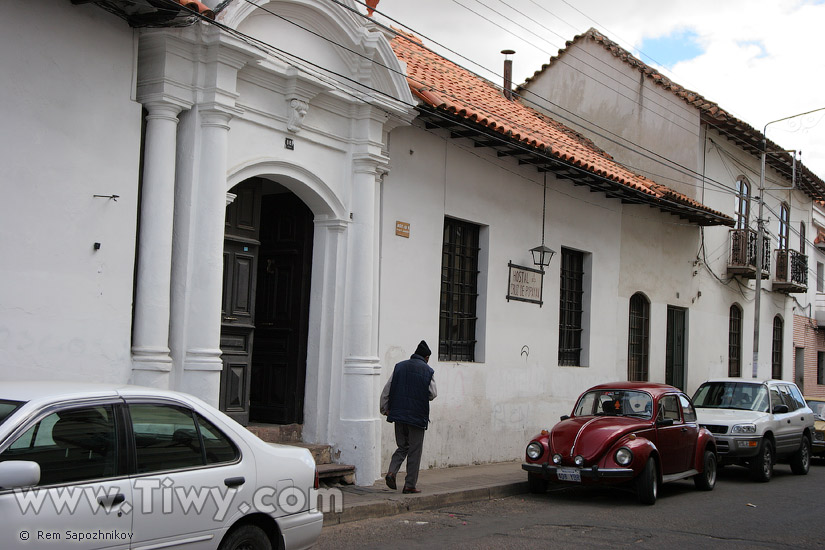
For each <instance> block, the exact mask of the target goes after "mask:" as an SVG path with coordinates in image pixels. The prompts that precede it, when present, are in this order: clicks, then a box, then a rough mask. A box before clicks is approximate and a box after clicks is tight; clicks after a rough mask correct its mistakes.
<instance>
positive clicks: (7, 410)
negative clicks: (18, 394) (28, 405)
mask: <svg viewBox="0 0 825 550" xmlns="http://www.w3.org/2000/svg"><path fill="white" fill-rule="evenodd" d="M22 404H23V402H22V401H6V400H4V399H0V424H2V423H3V422H4V421H5V420H6V419H7V418H8V417H9V416H11V413H13V412H14V411H16V410H17V409H18V408H19V407H20V405H22Z"/></svg>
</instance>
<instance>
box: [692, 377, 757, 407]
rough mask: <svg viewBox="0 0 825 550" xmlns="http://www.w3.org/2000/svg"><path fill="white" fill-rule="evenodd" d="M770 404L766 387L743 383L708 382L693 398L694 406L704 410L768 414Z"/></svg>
mask: <svg viewBox="0 0 825 550" xmlns="http://www.w3.org/2000/svg"><path fill="white" fill-rule="evenodd" d="M769 402H770V401H769V399H768V392H767V391H766V389H765V386H763V385H762V384H748V383H743V382H706V383H704V384H702V385H701V386H699V389H698V390H696V395H694V396H693V404H694V405H695V406H696V407H699V408H704V409H739V410H742V411H761V412H768V403H769Z"/></svg>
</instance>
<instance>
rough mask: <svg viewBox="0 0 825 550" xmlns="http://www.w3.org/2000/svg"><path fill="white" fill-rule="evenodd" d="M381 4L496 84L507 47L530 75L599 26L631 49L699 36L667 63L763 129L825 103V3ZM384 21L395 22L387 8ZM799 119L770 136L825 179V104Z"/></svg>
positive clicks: (527, 0)
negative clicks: (695, 47)
mask: <svg viewBox="0 0 825 550" xmlns="http://www.w3.org/2000/svg"><path fill="white" fill-rule="evenodd" d="M462 5H463V6H462ZM378 9H379V11H382V12H385V13H386V14H388V15H389V16H390V17H393V18H395V19H397V20H398V21H400V22H401V23H403V24H404V25H407V26H408V27H410V28H411V29H412V30H413V32H416V33H418V34H420V35H425V36H426V37H428V38H429V39H430V40H433V41H437V42H440V43H442V44H444V45H445V46H447V47H449V48H451V49H453V50H455V51H456V52H457V53H458V54H461V55H463V56H465V57H467V58H469V59H471V60H473V61H475V62H476V63H479V64H480V65H481V66H483V67H485V68H487V69H489V70H490V71H492V72H490V71H483V70H482V69H480V68H479V67H477V66H476V65H473V64H471V63H470V62H468V61H466V60H463V59H461V57H459V56H458V55H456V54H453V53H450V52H447V51H444V50H438V48H437V47H435V45H434V44H432V43H431V42H428V45H431V46H433V47H434V49H436V50H437V51H439V53H441V54H442V55H445V57H447V58H449V59H451V60H453V61H455V62H456V63H458V64H460V65H463V66H465V67H467V68H470V69H471V70H474V71H476V72H479V73H480V74H482V76H484V77H486V78H489V79H491V80H493V81H495V82H498V81H499V80H500V78H501V77H500V76H499V75H500V74H501V67H502V62H503V56H502V55H501V54H500V53H499V52H500V51H501V50H503V49H506V48H512V49H514V50H516V52H517V53H516V55H515V56H514V60H513V78H514V80H515V81H516V82H521V81H523V80H524V79H525V78H527V77H528V76H531V75H532V74H533V72H534V71H536V70H539V69H540V68H541V65H542V64H543V63H546V62H547V61H548V60H549V58H550V56H551V55H555V54H556V52H557V51H558V49H559V48H562V47H564V42H565V41H566V40H570V39H572V38H573V37H574V36H575V35H576V34H578V33H581V32H584V31H586V30H587V29H588V28H590V27H596V28H598V29H599V30H600V31H602V32H603V33H605V35H607V36H608V37H609V38H611V39H612V40H615V41H616V42H619V43H620V44H621V45H622V46H624V47H625V48H627V49H630V50H634V49H635V48H638V46H639V45H640V44H642V43H643V41H644V39H653V38H662V37H667V36H670V35H672V34H677V33H681V32H685V31H687V32H691V33H695V35H696V37H697V39H698V41H699V44H700V45H701V46H702V48H703V49H704V52H703V53H702V54H701V55H699V56H698V57H695V58H693V59H689V60H685V61H682V62H679V63H677V64H676V65H674V66H673V67H672V68H671V70H670V71H667V70H664V69H663V68H662V70H664V72H665V73H666V74H668V76H670V77H671V78H672V79H673V80H674V81H676V82H678V83H679V84H681V85H683V86H685V87H686V88H689V89H691V90H694V91H696V92H698V93H700V94H702V95H703V96H705V97H706V98H707V99H709V100H711V101H714V102H716V103H718V104H719V105H720V106H721V107H722V108H723V109H725V110H727V111H729V112H730V113H732V114H733V115H734V116H736V117H737V118H740V119H742V120H744V121H745V122H747V123H748V124H750V125H751V126H753V127H754V128H757V129H759V130H760V131H761V130H762V128H763V127H764V126H765V124H766V123H768V122H769V121H772V120H776V119H779V118H783V117H787V116H791V115H796V114H799V113H803V112H806V111H809V110H812V109H817V108H821V107H825V94H823V93H822V90H823V89H825V61H823V60H822V56H821V54H820V52H821V32H822V29H821V27H822V24H823V23H825V2H822V1H821V0H818V1H816V0H804V1H803V0H694V1H693V2H662V1H661V0H625V1H624V2H615V1H614V0H554V1H553V2H550V1H548V0H417V1H415V2H410V1H409V0H382V1H381V3H380V4H379V6H378ZM491 9H492V10H496V11H498V12H500V13H501V14H504V15H505V16H506V17H509V18H511V19H513V20H514V21H515V23H513V22H509V21H506V20H505V19H504V17H502V16H501V15H497V14H495V13H493V12H492V11H491ZM470 10H473V11H475V12H477V13H478V14H480V15H477V14H476V13H473V12H472V11H470ZM519 11H520V12H522V13H523V14H525V15H522V13H518V12H519ZM583 14H584V15H583ZM585 15H586V16H588V17H585ZM482 16H485V17H488V18H489V19H492V20H493V22H489V21H486V20H485V19H483V18H482ZM376 19H377V20H378V21H381V22H386V19H383V18H382V17H381V16H380V15H378V14H376ZM392 24H393V25H396V24H395V23H392ZM574 29H575V30H574ZM508 31H509V32H508ZM536 35H538V36H536ZM637 53H638V52H637ZM650 55H651V56H652V57H653V58H655V57H656V56H655V55H654V54H653V53H652V52H650ZM644 59H645V61H647V62H649V63H651V64H653V62H651V61H649V60H648V59H647V58H644ZM791 122H792V123H793V125H791V124H788V123H775V124H771V125H770V126H769V127H768V131H767V135H768V137H769V138H770V139H772V140H773V141H775V142H776V143H778V144H779V145H781V146H783V147H786V148H788V149H798V150H801V151H802V152H803V162H804V163H805V165H806V166H808V167H809V168H811V169H812V170H813V171H814V172H815V173H817V174H818V175H820V176H821V177H823V178H825V111H822V112H820V113H817V114H816V116H812V117H798V118H795V119H793V120H792V121H791Z"/></svg>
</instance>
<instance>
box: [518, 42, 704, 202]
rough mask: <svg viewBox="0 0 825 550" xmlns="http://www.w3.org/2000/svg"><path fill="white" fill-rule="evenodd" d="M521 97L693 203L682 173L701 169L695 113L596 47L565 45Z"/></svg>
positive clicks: (691, 186)
mask: <svg viewBox="0 0 825 550" xmlns="http://www.w3.org/2000/svg"><path fill="white" fill-rule="evenodd" d="M523 95H524V97H525V100H526V101H529V102H531V103H532V104H534V106H535V107H536V108H538V109H541V110H545V111H547V112H549V113H551V115H554V116H556V117H558V120H560V121H561V122H563V123H565V124H567V125H569V126H571V127H573V128H575V129H576V130H579V131H581V132H582V133H584V134H585V135H586V136H587V137H589V138H590V139H592V140H593V141H594V142H595V143H596V145H598V146H599V147H601V148H603V149H604V150H606V151H608V152H609V153H610V154H611V155H612V156H613V157H614V158H616V159H617V160H618V161H619V162H621V163H623V164H625V165H626V166H628V167H630V168H631V169H632V170H634V171H635V172H637V173H639V174H642V175H645V176H647V177H649V178H651V179H653V180H655V181H658V182H659V183H662V184H664V185H667V186H669V187H671V188H673V189H676V190H677V191H679V192H681V193H684V194H686V195H688V196H690V197H696V194H695V193H696V187H695V183H694V181H693V179H692V178H691V177H690V175H686V174H685V171H686V170H685V168H687V170H698V169H700V167H701V158H702V157H701V149H700V145H699V143H700V140H701V136H700V130H699V113H698V111H697V110H696V109H695V108H694V107H691V106H689V105H687V104H686V103H685V102H684V101H683V100H682V99H681V98H678V97H676V95H674V94H673V93H672V92H671V91H669V90H665V89H664V88H662V87H661V86H659V85H657V84H654V83H653V82H651V81H650V79H648V78H647V77H643V76H642V75H641V73H640V72H639V70H638V69H636V68H634V67H631V66H630V65H628V64H627V63H624V62H623V61H621V60H620V59H619V58H617V57H615V56H614V55H613V54H612V53H611V52H609V51H607V50H605V48H604V47H603V46H602V45H600V44H596V43H595V42H592V41H590V40H586V39H583V40H580V41H579V42H577V43H576V44H573V45H571V46H569V47H568V48H567V51H566V52H565V53H563V54H562V55H561V56H560V57H559V58H558V59H557V60H555V61H554V62H553V64H552V65H551V66H550V67H549V68H548V69H546V70H545V71H543V72H542V73H540V74H538V75H537V76H535V78H534V79H533V80H532V81H530V83H529V85H528V92H527V93H525V94H523ZM651 151H652V153H651ZM662 157H664V158H665V159H669V160H670V161H672V162H670V163H665V164H664V165H663V164H662V162H661V160H662Z"/></svg>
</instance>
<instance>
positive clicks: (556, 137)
mask: <svg viewBox="0 0 825 550" xmlns="http://www.w3.org/2000/svg"><path fill="white" fill-rule="evenodd" d="M392 47H393V50H394V51H395V54H396V55H397V56H398V58H399V59H400V60H402V61H404V62H405V63H406V64H407V81H408V83H409V85H410V89H411V90H412V92H413V94H414V95H415V96H416V97H417V98H418V99H420V100H421V101H422V102H423V104H424V105H425V106H427V107H429V108H431V110H433V112H435V113H439V112H440V113H444V114H445V115H449V116H450V117H452V118H458V119H461V120H464V121H465V122H466V123H467V124H469V125H471V126H473V127H476V128H478V127H481V128H483V129H484V130H488V131H492V132H494V133H496V134H498V135H501V136H502V138H504V139H506V140H508V141H510V142H513V141H514V142H517V143H518V144H519V145H520V146H522V147H523V148H525V149H530V150H532V151H533V152H535V153H536V154H538V155H540V156H542V157H544V158H548V157H549V158H550V159H557V160H559V161H562V162H563V163H564V164H565V165H567V166H573V167H576V168H579V169H580V170H581V171H585V172H587V173H589V174H590V175H593V176H597V177H598V179H599V180H602V181H605V180H607V181H609V182H611V183H612V184H613V187H614V188H618V189H621V190H623V191H625V192H628V191H629V192H631V193H632V194H633V195H635V196H636V197H637V198H640V199H641V200H642V202H646V203H649V204H651V205H656V206H660V207H663V208H665V209H667V210H669V211H672V212H674V213H681V212H680V211H681V210H684V212H688V211H690V212H692V213H693V214H694V216H693V219H694V221H696V220H697V219H698V218H697V217H696V216H695V214H699V216H698V217H699V218H703V220H704V221H703V222H700V223H703V224H723V225H733V220H732V219H731V218H730V217H728V216H726V215H725V214H722V213H721V212H717V211H714V210H711V209H709V208H707V207H706V206H704V205H703V204H701V203H700V202H698V201H695V200H693V199H691V198H690V197H687V196H685V195H683V194H681V193H677V192H676V191H674V190H672V189H670V188H668V187H666V186H664V185H660V184H658V183H656V182H654V181H652V180H650V179H647V178H645V177H644V176H641V175H639V174H635V173H633V172H632V171H630V170H628V169H627V168H625V167H624V166H622V165H621V164H619V163H618V162H616V161H615V160H613V158H612V157H611V156H610V155H609V154H607V153H606V152H605V151H603V150H601V149H599V148H598V147H596V145H595V144H594V143H593V142H592V141H590V140H589V139H587V138H585V137H584V136H582V135H580V134H578V133H577V132H575V131H573V130H571V129H570V128H568V127H566V126H564V125H563V124H561V123H559V122H557V121H555V120H553V119H551V118H549V117H547V116H546V115H543V114H542V113H539V112H538V111H536V110H534V109H532V108H530V107H528V106H526V105H525V104H523V103H521V102H520V101H519V100H518V99H515V100H508V99H507V98H505V97H504V94H503V93H502V90H501V87H500V86H496V85H494V84H493V83H491V82H489V81H488V80H485V79H483V78H481V77H479V76H478V75H476V74H474V73H472V72H470V71H468V70H467V69H464V68H462V67H460V66H458V65H456V64H455V63H453V62H451V61H449V60H447V59H445V58H444V57H441V56H440V55H438V54H436V53H434V52H432V51H430V50H428V49H427V48H426V47H424V45H423V43H422V42H421V40H420V39H419V38H417V37H415V36H413V35H411V34H407V33H403V32H401V31H398V35H397V36H396V37H395V38H394V39H393V40H392ZM687 217H688V218H689V219H691V216H687Z"/></svg>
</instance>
